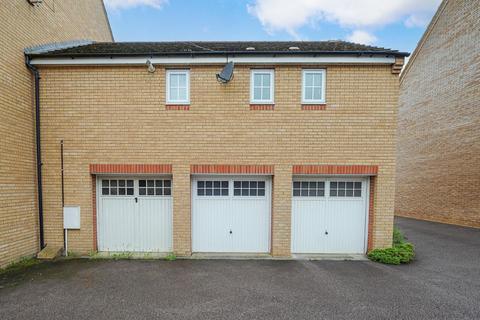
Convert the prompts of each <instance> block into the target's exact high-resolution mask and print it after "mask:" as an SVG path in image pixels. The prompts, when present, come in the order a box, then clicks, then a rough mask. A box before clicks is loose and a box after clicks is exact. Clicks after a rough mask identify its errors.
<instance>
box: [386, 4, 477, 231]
mask: <svg viewBox="0 0 480 320" xmlns="http://www.w3.org/2000/svg"><path fill="white" fill-rule="evenodd" d="M400 84H401V88H400V107H399V126H398V149H397V163H398V166H397V182H396V188H397V194H396V205H395V211H396V214H397V215H400V216H407V217H413V218H418V219H425V220H432V221H438V222H445V223H452V224H459V225H464V226H473V227H480V197H479V196H478V190H479V189H480V165H479V163H480V2H479V1H477V0H456V1H452V0H445V1H443V2H442V3H441V5H440V7H439V9H438V11H437V13H436V14H435V16H434V17H433V19H432V21H431V23H430V25H429V26H428V28H427V30H426V31H425V34H424V35H423V37H422V39H421V40H420V42H419V44H418V46H417V48H416V50H415V52H414V53H413V54H412V57H411V59H410V61H409V62H408V64H407V66H406V67H405V70H404V71H403V73H402V75H401V78H400Z"/></svg>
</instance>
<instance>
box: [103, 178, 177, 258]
mask: <svg viewBox="0 0 480 320" xmlns="http://www.w3.org/2000/svg"><path fill="white" fill-rule="evenodd" d="M97 185H98V189H97V194H98V210H97V212H98V217H97V230H98V231H97V232H98V250H99V251H127V252H169V251H172V197H171V194H172V181H171V179H170V178H164V177H163V178H162V177H155V178H137V179H134V178H119V177H113V178H99V179H98V181H97Z"/></svg>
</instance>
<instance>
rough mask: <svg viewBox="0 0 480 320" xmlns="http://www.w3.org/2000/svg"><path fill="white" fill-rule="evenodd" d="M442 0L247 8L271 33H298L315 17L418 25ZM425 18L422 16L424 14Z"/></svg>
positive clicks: (351, 24) (263, 3) (257, 2)
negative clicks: (400, 22)
mask: <svg viewBox="0 0 480 320" xmlns="http://www.w3.org/2000/svg"><path fill="white" fill-rule="evenodd" d="M440 1H441V0H334V1H333V0H295V1H292V0H254V2H253V3H252V4H249V5H247V9H248V12H249V13H250V14H251V15H253V16H255V17H257V18H258V19H259V20H260V22H261V23H262V25H263V26H264V28H265V29H266V30H267V31H268V32H270V33H272V32H275V31H286V32H288V33H290V34H291V35H292V36H295V37H298V29H299V28H301V27H303V26H305V25H306V24H309V23H311V22H313V21H317V20H320V21H321V20H325V21H328V22H331V23H336V24H338V25H340V26H341V27H343V28H351V29H357V28H374V27H381V26H384V25H388V24H391V23H395V22H398V21H403V22H404V23H405V25H407V26H418V25H420V24H421V22H420V20H421V17H429V16H430V15H431V14H432V13H433V12H434V11H435V9H436V8H437V6H438V4H439V3H440ZM423 19H424V20H425V18H423Z"/></svg>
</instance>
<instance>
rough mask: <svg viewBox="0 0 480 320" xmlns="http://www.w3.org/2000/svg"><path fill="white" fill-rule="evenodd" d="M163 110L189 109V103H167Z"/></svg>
mask: <svg viewBox="0 0 480 320" xmlns="http://www.w3.org/2000/svg"><path fill="white" fill-rule="evenodd" d="M165 110H186V111H188V110H190V105H189V104H167V105H165Z"/></svg>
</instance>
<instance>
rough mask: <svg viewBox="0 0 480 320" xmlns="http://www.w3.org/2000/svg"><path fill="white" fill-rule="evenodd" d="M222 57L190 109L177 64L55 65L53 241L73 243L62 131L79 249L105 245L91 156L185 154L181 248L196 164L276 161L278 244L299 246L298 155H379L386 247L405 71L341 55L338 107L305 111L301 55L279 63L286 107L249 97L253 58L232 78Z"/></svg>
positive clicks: (179, 198)
mask: <svg viewBox="0 0 480 320" xmlns="http://www.w3.org/2000/svg"><path fill="white" fill-rule="evenodd" d="M220 68H221V66H192V67H191V73H190V74H191V107H190V110H189V111H184V110H175V111H174V110H165V68H163V67H162V66H157V71H156V72H155V73H154V74H151V73H148V72H147V70H146V68H145V67H119V66H117V67H44V68H41V75H42V89H41V96H42V101H43V102H42V118H43V125H42V135H43V136H42V138H43V156H44V186H45V191H44V192H45V228H46V241H47V243H52V244H56V245H62V209H61V195H60V190H61V185H60V183H61V180H60V140H61V139H64V141H65V201H66V205H79V206H81V214H82V216H81V219H82V220H81V223H82V228H81V230H79V231H71V232H69V246H70V248H71V250H74V251H77V252H82V253H85V252H88V251H90V250H91V249H92V248H93V228H92V188H91V176H90V174H89V164H91V163H119V164H123V163H125V164H128V163H131V164H132V163H158V164H172V165H173V187H174V191H173V196H174V203H173V208H174V219H173V220H174V228H175V230H174V248H175V250H176V251H177V253H178V254H188V253H189V252H190V250H191V249H190V243H191V242H190V177H189V165H191V164H267V165H275V176H274V194H273V198H274V201H273V206H272V208H273V219H274V220H273V222H272V228H273V234H272V249H273V254H274V255H278V256H288V255H289V254H290V217H291V213H290V210H291V198H290V197H291V192H290V188H291V170H292V165H293V164H345V165H349V164H366V165H378V166H379V175H378V179H377V182H378V184H377V188H376V190H377V195H376V196H377V197H376V200H377V201H376V204H375V206H376V209H375V212H376V218H375V227H374V234H373V240H374V247H385V246H388V245H390V244H391V232H392V223H393V200H394V191H395V190H394V187H395V186H394V182H395V181H394V180H395V179H394V173H395V129H396V125H395V123H396V115H397V99H398V76H397V75H393V74H392V73H391V67H390V66H381V65H380V66H379V65H377V66H375V65H371V66H329V67H328V68H327V89H326V97H327V109H326V110H324V111H302V110H301V105H300V91H301V71H302V68H301V66H277V67H276V71H275V72H276V74H275V102H276V105H275V110H274V111H251V110H250V108H249V85H250V84H249V82H250V68H249V67H248V66H236V69H235V77H234V79H233V81H232V82H231V83H229V84H228V85H221V84H219V83H218V82H217V81H216V80H215V73H216V72H218V71H219V70H220Z"/></svg>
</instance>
